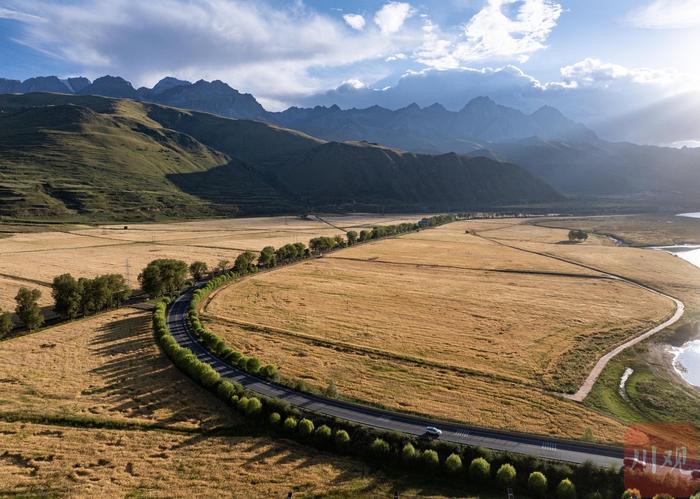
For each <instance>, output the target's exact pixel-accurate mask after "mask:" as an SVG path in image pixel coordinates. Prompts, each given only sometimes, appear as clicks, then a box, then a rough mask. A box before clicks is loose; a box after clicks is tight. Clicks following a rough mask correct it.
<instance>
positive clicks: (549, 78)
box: [0, 0, 700, 108]
mask: <svg viewBox="0 0 700 499" xmlns="http://www.w3.org/2000/svg"><path fill="white" fill-rule="evenodd" d="M699 46H700V2H699V1H697V0H635V1H632V0H423V1H418V0H416V1H406V2H399V1H386V0H356V1H352V2H349V1H345V2H342V1H338V0H305V1H291V0H289V1H283V0H267V1H264V0H261V1H255V2H252V1H249V2H244V1H240V0H148V1H147V2H144V1H142V0H0V76H3V77H6V78H14V79H25V78H28V77H31V76H36V75H47V74H56V75H59V76H61V77H65V76H74V75H86V76H88V77H90V78H94V77H97V76H100V75H103V74H118V75H121V76H124V77H125V78H127V79H129V80H130V81H132V82H133V83H134V85H135V86H140V85H153V84H154V83H155V82H156V81H158V79H160V78H161V77H163V76H165V75H170V74H172V75H174V76H177V77H181V78H186V79H190V80H197V79H199V78H205V79H221V80H224V81H226V82H227V83H229V84H230V85H231V86H233V87H235V88H237V89H239V90H241V91H248V92H251V93H253V94H254V95H256V97H258V98H259V99H260V100H261V101H262V102H263V104H265V105H266V106H267V107H270V108H283V107H285V106H286V105H289V104H294V103H296V102H299V101H302V100H304V99H305V98H306V97H308V96H309V95H313V94H317V93H322V92H324V91H326V90H329V89H333V88H335V87H338V86H339V85H341V84H343V82H351V84H352V85H354V86H357V87H361V86H367V87H381V86H386V85H392V84H395V83H396V82H397V81H399V79H401V78H402V77H403V76H405V75H406V74H407V73H409V74H410V73H416V72H427V71H445V72H451V71H452V72H459V71H461V70H464V69H465V68H472V69H483V68H495V69H497V68H501V67H504V66H507V65H512V66H516V67H517V68H519V69H520V70H522V71H523V72H524V73H525V74H526V75H528V77H532V78H534V79H535V80H536V81H537V82H538V83H539V84H541V85H548V84H549V85H553V86H556V85H561V86H567V87H578V88H583V87H591V86H596V85H597V86H601V87H604V88H607V87H610V86H617V87H620V88H622V87H624V86H631V87H635V88H637V87H640V88H642V87H643V88H644V89H646V90H647V93H648V94H649V95H653V94H660V93H672V92H674V91H680V90H681V89H687V88H693V87H694V86H695V85H696V84H697V81H698V77H699V76H700V58H699V57H697V54H696V53H694V52H695V50H694V49H695V48H696V47H699ZM553 88H554V87H553ZM635 95H637V94H635Z"/></svg>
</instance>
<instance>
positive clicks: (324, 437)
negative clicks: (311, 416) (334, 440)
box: [314, 424, 333, 442]
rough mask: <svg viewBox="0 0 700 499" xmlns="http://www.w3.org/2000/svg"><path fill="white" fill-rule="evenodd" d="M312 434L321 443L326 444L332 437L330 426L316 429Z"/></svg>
mask: <svg viewBox="0 0 700 499" xmlns="http://www.w3.org/2000/svg"><path fill="white" fill-rule="evenodd" d="M314 433H315V434H316V438H318V439H319V440H320V441H321V442H327V441H328V440H330V439H331V436H332V435H333V432H332V431H331V428H330V426H328V425H325V424H323V425H321V426H319V427H318V428H316V431H315V432H314Z"/></svg>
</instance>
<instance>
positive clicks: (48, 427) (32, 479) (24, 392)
mask: <svg viewBox="0 0 700 499" xmlns="http://www.w3.org/2000/svg"><path fill="white" fill-rule="evenodd" d="M2 345H3V348H2V349H1V350H0V438H1V439H2V447H1V448H0V497H6V496H8V497H178V496H188V497H217V496H226V497H285V496H286V495H287V493H288V492H290V491H293V492H294V495H295V497H327V496H331V497H375V496H377V495H380V496H391V494H392V491H393V490H394V489H397V490H399V491H401V493H402V494H406V495H410V494H418V493H420V494H423V495H427V496H462V495H465V494H469V495H472V494H473V495H478V493H476V491H470V490H458V489H455V488H448V489H445V488H442V486H441V485H440V484H439V483H436V484H431V483H429V482H428V481H414V480H411V479H410V478H408V479H407V478H405V477H400V476H394V475H392V474H386V473H384V472H378V471H376V470H373V469H370V468H368V467H367V466H366V465H363V464H361V463H358V462H355V461H352V460H350V459H347V458H343V457H338V456H336V455H332V454H327V453H323V452H319V451H317V450H315V449H310V448H305V447H302V446H299V445H298V444H296V443H293V442H289V441H286V440H279V439H278V438H277V437H274V436H271V435H269V434H266V433H264V432H261V430H259V429H256V428H254V427H251V426H250V425H248V424H244V422H243V421H241V420H240V419H239V418H238V416H237V415H235V414H234V413H233V412H232V411H231V409H230V408H229V407H228V406H227V405H225V404H223V403H222V402H220V401H219V400H218V399H216V398H215V397H213V396H212V395H210V394H209V393H208V392H206V391H204V390H202V389H201V387H199V386H198V385H195V384H194V383H193V382H192V381H191V380H189V379H188V378H187V377H186V376H185V375H184V374H182V373H181V372H180V371H178V370H177V369H176V368H175V367H174V366H173V365H172V363H171V362H170V361H169V359H167V358H166V357H165V356H164V355H163V354H162V353H161V352H160V350H159V349H158V347H157V346H156V344H155V342H154V339H153V335H152V331H151V327H150V314H149V313H146V312H143V311H140V310H134V309H122V310H117V311H111V312H107V313H105V314H101V315H99V316H95V317H92V318H89V319H85V320H81V321H77V322H74V323H69V324H64V325H61V326H58V327H55V328H50V329H47V330H44V331H40V332H38V333H36V334H33V335H29V336H24V337H19V338H14V339H11V340H7V341H4V342H3V344H2ZM482 497H488V496H483V495H482Z"/></svg>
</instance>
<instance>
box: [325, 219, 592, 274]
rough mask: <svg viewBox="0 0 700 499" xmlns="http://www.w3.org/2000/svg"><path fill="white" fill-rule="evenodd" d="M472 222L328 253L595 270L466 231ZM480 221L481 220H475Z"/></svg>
mask: <svg viewBox="0 0 700 499" xmlns="http://www.w3.org/2000/svg"><path fill="white" fill-rule="evenodd" d="M510 223H511V224H512V222H510ZM474 224H475V222H455V223H451V224H448V225H445V226H442V227H438V228H435V229H430V230H424V231H421V232H418V233H413V234H406V235H404V236H401V237H399V238H395V239H389V240H383V241H378V242H372V243H369V244H364V245H361V246H356V247H354V248H349V249H347V250H344V251H342V252H340V253H335V254H332V255H330V257H331V258H355V259H359V260H373V261H379V262H395V263H405V264H420V265H425V266H432V265H434V266H447V267H459V268H464V269H500V270H527V271H541V272H555V273H556V272H559V273H567V274H595V272H591V271H587V270H585V269H582V268H580V267H578V266H576V265H570V264H567V263H563V262H557V261H556V260H552V259H550V258H546V257H541V256H538V255H528V254H526V253H523V252H521V251H518V250H511V249H509V248H504V247H502V246H499V245H497V244H494V243H492V242H490V241H487V240H485V239H482V238H480V237H477V236H475V235H473V234H468V233H466V231H467V230H470V231H471V230H474V229H473V226H474ZM481 225H483V224H479V226H481ZM501 225H505V222H501ZM543 230H546V229H543Z"/></svg>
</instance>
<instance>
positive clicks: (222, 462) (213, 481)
mask: <svg viewBox="0 0 700 499" xmlns="http://www.w3.org/2000/svg"><path fill="white" fill-rule="evenodd" d="M0 434H1V435H2V449H1V450H0V495H2V496H5V495H13V496H14V495H19V496H34V495H37V496H41V497H47V496H69V497H240V498H248V497H286V495H287V493H288V492H289V491H294V492H295V496H301V497H303V496H309V495H314V496H322V495H326V494H330V493H335V494H338V495H345V496H353V497H354V496H360V495H364V494H365V493H366V494H367V495H371V494H373V493H383V494H385V495H388V494H389V490H390V489H389V487H390V485H389V484H387V483H386V482H385V481H384V480H382V479H381V475H379V476H377V475H375V476H367V475H365V473H364V467H363V466H362V465H361V464H357V463H354V462H352V461H349V460H347V459H343V458H339V457H336V456H333V455H329V454H325V453H320V452H318V451H313V450H306V449H303V448H302V449H299V448H297V447H293V446H292V445H291V444H289V443H286V442H275V441H272V440H270V439H269V438H252V437H224V436H202V435H195V436H192V435H183V434H177V433H169V432H160V431H158V432H154V431H150V432H139V431H119V430H85V429H77V428H61V427H55V426H44V425H37V424H17V423H9V424H8V423H2V422H0ZM384 489H386V490H384Z"/></svg>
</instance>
